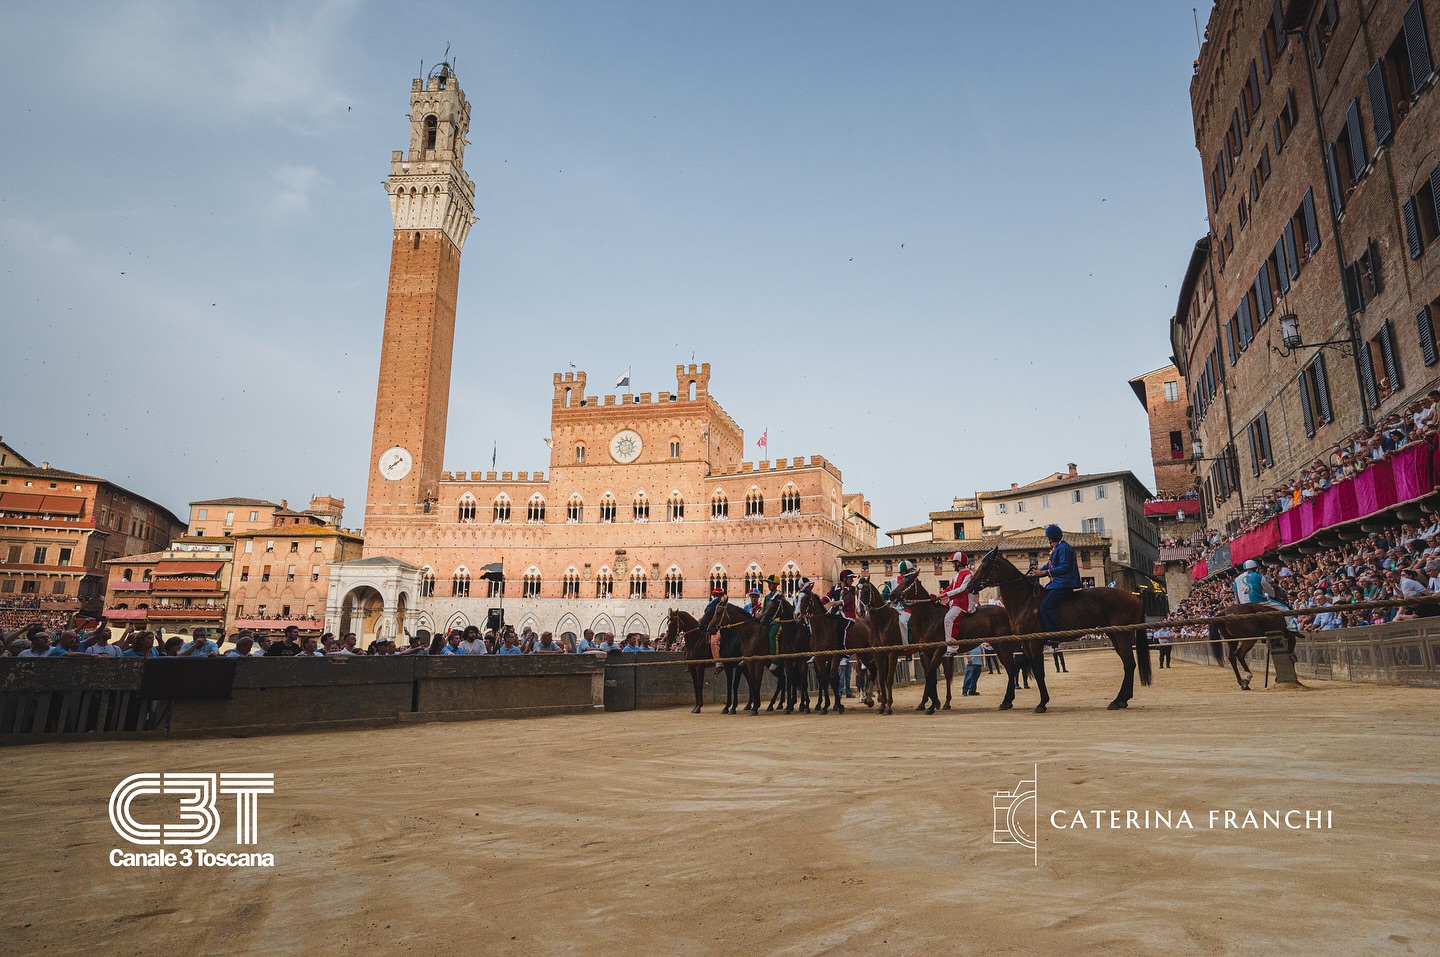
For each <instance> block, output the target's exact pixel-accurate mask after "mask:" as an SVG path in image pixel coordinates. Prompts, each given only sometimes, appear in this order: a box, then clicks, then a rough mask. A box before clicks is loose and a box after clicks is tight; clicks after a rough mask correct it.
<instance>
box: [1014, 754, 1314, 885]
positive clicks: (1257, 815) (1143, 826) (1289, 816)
mask: <svg viewBox="0 0 1440 957" xmlns="http://www.w3.org/2000/svg"><path fill="white" fill-rule="evenodd" d="M1041 803H1042V802H1041V799H1040V765H1039V764H1038V763H1037V764H1034V765H1032V766H1031V772H1030V776H1029V777H1028V778H1021V779H1020V781H1019V783H1018V784H1017V785H1016V786H1015V787H1014V788H1013V789H1012V788H1006V789H1004V790H1000V791H995V792H994V794H993V795H992V797H991V800H990V807H991V811H992V814H993V823H992V825H991V832H990V840H991V843H993V844H1009V845H1014V846H1018V847H1022V848H1025V849H1027V850H1029V851H1030V854H1031V861H1032V862H1033V863H1034V864H1036V865H1038V864H1039V863H1040V830H1041V826H1042V822H1046V823H1048V824H1049V827H1050V830H1052V831H1058V832H1061V833H1062V834H1063V833H1064V832H1067V831H1241V832H1244V831H1280V832H1297V831H1329V830H1333V829H1334V826H1335V812H1334V811H1333V810H1332V809H1331V808H1294V807H1292V808H1233V807H1222V808H1205V809H1203V810H1195V811H1192V810H1191V809H1189V808H1154V807H1150V808H1101V807H1074V808H1072V807H1056V808H1050V809H1043V810H1042V808H1041Z"/></svg>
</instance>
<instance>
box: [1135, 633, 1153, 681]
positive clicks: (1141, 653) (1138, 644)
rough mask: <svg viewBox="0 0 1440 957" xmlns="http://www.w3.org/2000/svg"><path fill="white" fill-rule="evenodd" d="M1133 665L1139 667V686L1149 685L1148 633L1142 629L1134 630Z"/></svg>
mask: <svg viewBox="0 0 1440 957" xmlns="http://www.w3.org/2000/svg"><path fill="white" fill-rule="evenodd" d="M1135 664H1137V665H1139V667H1140V684H1142V685H1147V686H1148V685H1149V684H1150V677H1151V671H1150V632H1148V631H1146V630H1145V629H1144V628H1136V629H1135Z"/></svg>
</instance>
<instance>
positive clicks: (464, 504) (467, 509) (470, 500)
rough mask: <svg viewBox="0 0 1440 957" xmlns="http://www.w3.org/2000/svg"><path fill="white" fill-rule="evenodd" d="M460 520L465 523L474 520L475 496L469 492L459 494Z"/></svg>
mask: <svg viewBox="0 0 1440 957" xmlns="http://www.w3.org/2000/svg"><path fill="white" fill-rule="evenodd" d="M460 521H462V522H465V523H466V524H469V523H470V522H473V521H475V496H473V495H471V494H470V493H469V492H466V493H465V494H464V495H462V496H460Z"/></svg>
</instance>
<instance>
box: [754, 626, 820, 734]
mask: <svg viewBox="0 0 1440 957" xmlns="http://www.w3.org/2000/svg"><path fill="white" fill-rule="evenodd" d="M772 624H773V625H779V626H780V627H779V628H778V629H777V630H776V632H775V642H774V645H775V647H774V649H773V651H774V653H775V654H777V655H790V654H795V655H798V654H800V653H802V652H806V651H809V650H810V639H809V637H808V636H807V635H806V634H805V629H804V628H803V627H802V625H801V623H800V622H799V621H796V620H795V619H793V618H787V619H782V620H778V621H774V622H770V623H769V624H767V625H765V627H764V629H763V630H764V631H765V632H766V633H767V634H768V629H769V627H770V625H772ZM766 650H767V651H770V650H771V649H769V648H767V649H766ZM770 673H771V674H773V675H774V676H775V693H774V694H772V695H771V696H770V703H769V704H768V705H766V706H765V710H766V711H774V710H775V705H776V704H777V703H778V702H781V701H783V702H785V713H786V714H794V713H795V705H796V703H797V702H798V703H799V705H800V713H801V714H809V713H810V667H809V665H807V664H806V663H805V659H804V658H779V659H776V660H775V661H773V662H771V665H770Z"/></svg>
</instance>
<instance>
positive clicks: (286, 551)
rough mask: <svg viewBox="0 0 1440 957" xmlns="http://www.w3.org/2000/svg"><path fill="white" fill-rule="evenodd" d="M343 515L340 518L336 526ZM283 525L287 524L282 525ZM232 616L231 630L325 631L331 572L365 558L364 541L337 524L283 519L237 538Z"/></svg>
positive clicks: (231, 580) (237, 535) (286, 517)
mask: <svg viewBox="0 0 1440 957" xmlns="http://www.w3.org/2000/svg"><path fill="white" fill-rule="evenodd" d="M338 521H339V515H338V514H337V515H336V522H337V523H338ZM282 522H284V524H282ZM234 540H235V560H234V570H233V572H232V574H231V577H230V593H229V601H228V616H227V617H228V618H229V622H230V627H231V628H232V629H238V628H249V629H251V630H255V631H279V630H282V629H284V628H285V627H286V626H287V625H291V624H293V625H296V626H297V627H299V628H300V630H301V631H302V632H315V633H317V634H318V633H319V632H320V631H321V625H322V624H323V623H324V617H325V596H326V594H327V593H328V591H329V588H330V570H331V569H332V568H333V567H334V566H335V565H337V564H339V563H340V562H348V561H354V560H355V559H357V558H360V557H361V549H362V546H363V544H364V539H362V538H361V536H360V535H359V534H357V533H355V532H352V531H349V530H347V529H343V528H340V527H339V526H338V524H328V523H325V522H302V521H298V520H297V519H296V518H295V517H293V516H286V515H284V514H283V513H282V514H280V515H279V517H278V520H277V522H276V524H275V526H274V527H271V528H256V529H249V530H247V531H243V532H236V533H235V534H234Z"/></svg>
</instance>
